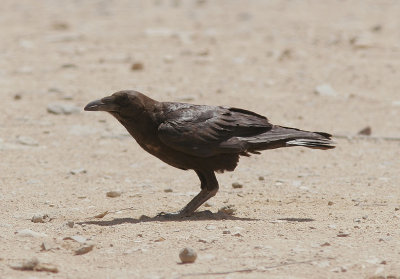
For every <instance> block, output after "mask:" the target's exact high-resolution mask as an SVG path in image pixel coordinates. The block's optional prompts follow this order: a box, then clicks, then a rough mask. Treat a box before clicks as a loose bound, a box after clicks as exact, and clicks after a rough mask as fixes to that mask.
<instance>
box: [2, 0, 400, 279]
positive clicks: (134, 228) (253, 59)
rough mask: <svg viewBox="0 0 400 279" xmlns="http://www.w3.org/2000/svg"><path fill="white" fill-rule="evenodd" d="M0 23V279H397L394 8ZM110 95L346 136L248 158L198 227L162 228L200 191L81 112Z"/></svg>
mask: <svg viewBox="0 0 400 279" xmlns="http://www.w3.org/2000/svg"><path fill="white" fill-rule="evenodd" d="M0 14H1V16H0V41H1V44H0V90H1V113H0V154H1V160H0V211H1V221H0V278H399V276H400V210H399V208H400V187H399V182H400V159H399V158H400V142H399V140H398V138H399V137H400V120H399V118H400V78H399V74H400V70H399V69H400V32H399V30H400V16H399V15H400V1H390V0H387V1H386V0H382V1H370V0H359V1H351V0H342V1H339V0H338V1H318V0H315V1H306V0H304V1H300V0H298V1H295V0H293V1H284V0H283V1H277V0H271V1H256V0H254V1H245V0H243V1H239V0H237V1H234V0H232V1H230V0H224V1H222V0H221V1H211V0H197V1H183V0H181V1H179V0H171V1H167V0H164V1H163V0H154V1H128V0H121V1H116V0H107V1H97V0H93V1H78V0H74V1H72V0H71V1H61V0H60V1H57V0H43V1H29V0H18V1H15V0H1V5H0ZM122 89H136V90H138V91H141V92H143V93H145V94H148V95H149V96H151V97H152V98H154V99H157V100H160V101H181V102H190V103H198V104H210V105H226V106H234V107H241V108H245V109H250V110H253V111H255V112H258V113H260V114H263V115H266V116H268V117H269V119H270V120H271V122H273V123H275V124H280V125H285V126H292V127H298V128H302V129H307V130H314V131H325V132H330V133H333V134H335V135H339V136H340V135H341V136H342V137H337V138H336V141H337V148H336V149H333V150H329V151H321V150H312V149H304V148H286V149H279V150H272V151H266V152H263V154H262V155H254V156H252V157H250V158H242V159H241V161H240V164H239V166H238V167H237V169H236V171H235V172H229V173H224V174H219V175H218V179H219V182H220V191H219V193H218V194H217V196H215V197H214V198H213V199H211V200H210V202H209V203H208V204H207V205H206V206H208V207H206V206H202V207H201V208H200V209H199V211H200V214H198V215H196V216H194V217H192V218H187V219H183V220H161V219H160V218H157V217H155V216H157V214H158V213H159V212H161V211H174V210H178V209H180V208H181V207H183V206H184V205H185V204H186V203H187V202H188V201H189V200H190V199H191V198H192V197H193V196H194V195H195V194H196V193H197V192H198V191H199V190H200V187H199V181H198V178H197V176H196V175H195V173H194V172H193V171H182V170H178V169H175V168H173V167H170V166H168V165H166V164H164V163H162V162H161V161H159V160H158V159H157V158H154V157H152V156H151V155H149V154H147V153H146V152H144V151H143V150H141V148H140V147H139V146H138V145H137V143H136V142H135V141H134V140H133V139H132V138H131V137H130V136H129V135H128V134H127V132H126V131H125V130H124V129H123V127H122V126H121V125H120V124H119V123H118V122H117V121H116V120H115V119H113V118H112V117H111V116H110V115H108V114H106V113H101V112H98V113H93V112H83V109H82V108H83V106H84V105H85V104H87V103H88V102H89V101H92V100H94V99H97V98H100V97H103V96H106V95H109V94H111V93H113V92H115V91H118V90H122ZM366 126H370V127H371V130H372V134H371V135H370V136H356V137H347V136H355V135H357V132H358V131H359V130H361V129H363V128H364V127H366ZM232 183H240V184H241V185H242V188H234V187H232ZM111 191H114V192H113V193H111V194H107V193H108V192H111ZM109 196H113V197H109ZM223 207H228V208H229V207H230V210H228V211H226V210H225V211H224V212H219V210H220V209H221V208H223ZM206 210H209V211H211V212H212V213H210V212H207V211H206ZM96 215H97V217H95V216H96ZM99 215H100V216H99ZM34 216H35V218H34V219H32V217H34ZM33 221H35V222H33ZM185 247H189V248H192V249H194V250H195V251H196V253H197V259H196V261H195V262H194V263H188V264H181V263H180V259H179V252H180V250H181V249H183V248H185ZM33 259H36V260H33ZM26 261H30V262H28V263H27V262H26ZM24 262H25V263H24ZM21 269H28V270H21Z"/></svg>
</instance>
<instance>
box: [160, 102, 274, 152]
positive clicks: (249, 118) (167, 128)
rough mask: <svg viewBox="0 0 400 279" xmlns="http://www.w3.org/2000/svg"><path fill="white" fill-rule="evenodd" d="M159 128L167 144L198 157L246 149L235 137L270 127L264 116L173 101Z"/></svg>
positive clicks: (240, 110) (261, 131)
mask: <svg viewBox="0 0 400 279" xmlns="http://www.w3.org/2000/svg"><path fill="white" fill-rule="evenodd" d="M170 106H171V107H170V108H172V109H170V110H169V111H168V112H167V113H166V114H165V116H164V117H163V118H164V119H163V120H164V121H162V123H161V124H160V126H159V127H158V137H159V138H160V140H161V141H162V142H163V143H164V144H166V145H167V146H169V147H171V148H173V149H175V150H178V151H181V152H183V153H186V154H189V155H192V156H197V157H211V156H214V155H217V154H221V153H236V152H242V151H244V150H245V149H246V147H245V146H244V144H245V143H244V142H241V141H239V140H235V137H247V136H253V135H257V134H260V133H263V132H266V131H268V130H269V129H271V127H272V125H271V124H270V123H269V122H268V119H267V118H266V117H264V116H261V115H258V114H256V113H254V112H251V111H247V110H242V109H237V108H226V107H211V106H197V105H190V104H180V105H177V104H176V103H171V104H170Z"/></svg>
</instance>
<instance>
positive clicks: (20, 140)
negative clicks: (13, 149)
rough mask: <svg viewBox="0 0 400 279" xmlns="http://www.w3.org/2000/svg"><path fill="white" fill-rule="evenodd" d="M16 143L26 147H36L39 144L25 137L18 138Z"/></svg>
mask: <svg viewBox="0 0 400 279" xmlns="http://www.w3.org/2000/svg"><path fill="white" fill-rule="evenodd" d="M17 142H18V143H19V144H22V145H28V146H38V145H39V143H38V142H37V141H36V140H35V139H33V138H31V137H25V136H18V137H17Z"/></svg>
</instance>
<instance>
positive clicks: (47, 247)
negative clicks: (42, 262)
mask: <svg viewBox="0 0 400 279" xmlns="http://www.w3.org/2000/svg"><path fill="white" fill-rule="evenodd" d="M53 248H54V247H53V245H51V244H50V242H47V241H43V242H42V244H41V245H40V249H41V250H42V251H50V250H51V249H53Z"/></svg>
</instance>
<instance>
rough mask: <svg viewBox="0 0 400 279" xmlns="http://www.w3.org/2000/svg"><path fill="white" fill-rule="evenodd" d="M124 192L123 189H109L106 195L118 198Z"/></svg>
mask: <svg viewBox="0 0 400 279" xmlns="http://www.w3.org/2000/svg"><path fill="white" fill-rule="evenodd" d="M121 194H122V192H121V191H109V192H107V193H106V196H107V197H109V198H117V197H119V196H121Z"/></svg>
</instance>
